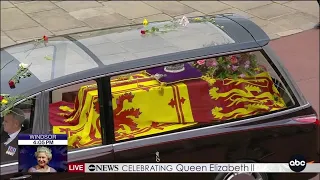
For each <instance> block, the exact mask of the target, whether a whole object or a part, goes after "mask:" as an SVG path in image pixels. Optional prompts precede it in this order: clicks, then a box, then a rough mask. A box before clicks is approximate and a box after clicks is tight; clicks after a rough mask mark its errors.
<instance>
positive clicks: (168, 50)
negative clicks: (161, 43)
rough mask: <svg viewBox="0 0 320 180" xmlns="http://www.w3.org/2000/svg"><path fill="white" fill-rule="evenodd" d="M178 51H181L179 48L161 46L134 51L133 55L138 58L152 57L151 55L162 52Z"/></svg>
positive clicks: (161, 53)
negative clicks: (149, 49) (159, 47)
mask: <svg viewBox="0 0 320 180" xmlns="http://www.w3.org/2000/svg"><path fill="white" fill-rule="evenodd" d="M179 51H181V49H179V48H177V47H174V46H172V47H165V48H161V49H155V50H151V51H144V52H139V53H134V55H135V56H137V57H139V58H147V57H153V56H158V55H163V54H170V53H175V52H179Z"/></svg>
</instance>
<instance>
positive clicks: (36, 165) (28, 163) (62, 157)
mask: <svg viewBox="0 0 320 180" xmlns="http://www.w3.org/2000/svg"><path fill="white" fill-rule="evenodd" d="M18 148H19V161H18V162H19V172H30V173H55V172H67V168H68V167H67V164H68V136H67V135H66V134H19V136H18Z"/></svg>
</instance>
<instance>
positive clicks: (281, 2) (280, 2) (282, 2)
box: [273, 1, 290, 4]
mask: <svg viewBox="0 0 320 180" xmlns="http://www.w3.org/2000/svg"><path fill="white" fill-rule="evenodd" d="M273 2H275V3H279V4H284V3H287V2H290V1H273Z"/></svg>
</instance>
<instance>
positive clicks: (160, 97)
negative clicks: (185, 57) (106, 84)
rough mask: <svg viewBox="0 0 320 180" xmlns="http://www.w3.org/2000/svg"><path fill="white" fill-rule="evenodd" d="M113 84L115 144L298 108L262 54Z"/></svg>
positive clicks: (122, 77) (192, 64) (154, 72)
mask: <svg viewBox="0 0 320 180" xmlns="http://www.w3.org/2000/svg"><path fill="white" fill-rule="evenodd" d="M111 79H112V80H111V87H112V98H113V99H112V106H113V116H114V129H115V136H116V137H115V138H116V141H120V140H126V139H130V138H135V137H142V136H147V135H152V134H157V133H163V132H169V131H172V130H177V129H180V128H184V127H190V126H194V125H199V124H209V123H214V122H228V121H229V120H234V119H237V118H242V117H249V116H254V115H261V114H264V113H266V112H270V111H275V110H281V109H283V108H286V107H290V106H292V105H293V101H292V100H291V98H290V96H289V95H288V93H287V91H286V89H285V87H284V86H283V85H282V83H281V80H280V79H279V77H278V76H277V74H276V73H275V71H274V70H273V69H272V67H271V66H270V65H269V64H268V61H267V60H266V59H265V57H264V56H263V55H262V54H261V53H260V52H250V53H242V54H235V55H230V56H222V57H216V58H209V59H200V60H197V61H194V62H188V63H182V64H174V65H169V66H160V67H156V68H152V69H146V70H143V71H139V72H134V73H130V74H123V75H120V76H115V77H112V78H111Z"/></svg>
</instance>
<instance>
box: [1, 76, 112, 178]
mask: <svg viewBox="0 0 320 180" xmlns="http://www.w3.org/2000/svg"><path fill="white" fill-rule="evenodd" d="M97 82H99V80H97V81H95V80H91V81H89V82H80V83H74V84H72V83H71V85H70V84H69V85H65V86H64V85H62V86H60V87H59V88H52V89H50V90H47V91H44V92H42V93H41V94H39V95H38V97H37V102H36V103H37V104H40V105H41V106H39V107H38V108H36V111H38V112H40V111H41V113H36V115H38V117H37V122H35V123H34V126H33V127H34V128H33V131H32V133H34V134H47V133H49V134H68V142H69V143H68V162H82V163H83V162H87V163H90V162H92V163H99V162H113V160H114V153H113V147H112V143H110V140H109V139H111V138H109V136H110V135H108V133H106V132H108V131H107V127H106V123H105V121H104V118H102V117H103V116H106V115H105V114H103V113H100V110H99V109H97V107H99V105H98V103H99V102H100V98H103V94H102V95H100V93H98V89H99V83H97ZM80 96H81V97H80ZM80 98H82V100H80ZM75 103H77V104H75ZM66 117H68V118H66ZM100 117H101V118H100ZM40 119H41V120H40ZM66 119H68V120H72V119H73V120H74V121H73V122H75V121H78V124H75V123H69V124H59V123H58V122H59V121H60V122H65V120H66ZM75 119H76V120H75ZM100 120H102V121H100ZM57 123H58V124H57ZM109 132H110V131H109ZM61 166H64V167H67V163H66V162H64V163H62V165H61ZM14 168H17V164H15V166H14ZM24 174H25V173H24ZM24 174H21V173H20V174H19V176H18V177H20V178H23V177H22V175H24ZM27 174H28V173H27ZM30 175H31V177H30ZM16 176H17V175H16ZM7 177H8V178H10V177H12V176H7ZM28 178H32V179H39V180H40V179H45V180H48V179H56V178H58V179H69V178H70V173H67V172H60V173H49V174H35V173H33V174H28ZM72 178H75V179H86V178H95V179H105V178H108V179H113V175H112V174H104V175H97V174H84V173H78V174H73V176H72Z"/></svg>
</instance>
